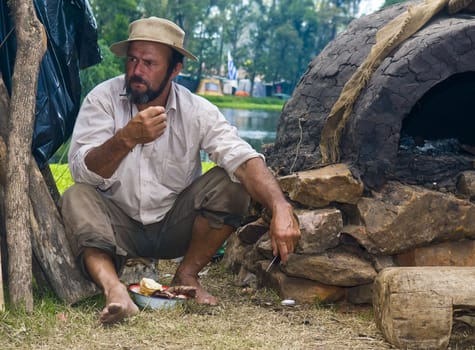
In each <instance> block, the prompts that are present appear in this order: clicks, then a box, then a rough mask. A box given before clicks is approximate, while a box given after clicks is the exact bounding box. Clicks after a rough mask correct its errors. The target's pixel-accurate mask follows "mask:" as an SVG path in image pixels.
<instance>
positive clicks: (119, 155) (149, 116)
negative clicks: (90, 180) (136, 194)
mask: <svg viewBox="0 0 475 350" xmlns="http://www.w3.org/2000/svg"><path fill="white" fill-rule="evenodd" d="M166 120H167V115H166V114H165V108H163V107H158V106H155V107H148V108H146V109H144V110H143V111H140V112H138V113H137V114H136V115H135V116H134V117H133V118H132V119H131V120H130V121H129V122H128V123H127V125H126V126H125V127H123V128H122V129H120V130H119V131H117V133H116V134H115V135H114V136H113V137H111V138H110V139H109V140H107V141H106V142H104V143H103V144H102V145H100V146H98V147H95V148H93V149H92V150H91V151H90V152H89V153H88V154H87V155H86V158H85V159H84V161H85V163H86V166H87V167H88V169H89V170H91V171H93V172H95V173H96V174H98V175H100V176H102V177H104V178H110V177H111V176H112V174H114V172H115V171H116V170H117V168H118V167H119V165H120V163H121V162H122V160H123V159H124V158H125V157H126V156H127V155H128V154H129V153H130V151H131V150H132V149H133V148H134V147H135V146H136V145H138V144H144V143H148V142H152V141H153V140H155V139H157V138H158V137H160V136H161V135H163V133H164V132H165V128H166V127H167V123H166Z"/></svg>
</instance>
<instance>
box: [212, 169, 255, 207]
mask: <svg viewBox="0 0 475 350" xmlns="http://www.w3.org/2000/svg"><path fill="white" fill-rule="evenodd" d="M210 172H212V173H211V174H210V175H211V176H213V179H212V181H211V182H212V186H210V187H211V189H210V191H209V192H208V193H207V196H206V199H207V203H206V205H205V207H206V208H209V209H211V210H215V211H220V212H226V213H230V214H235V215H242V214H244V213H245V212H246V211H247V209H248V207H249V200H250V197H249V194H248V193H247V192H246V190H245V188H244V186H243V185H242V184H240V183H237V182H233V181H232V180H231V179H230V177H229V176H228V174H227V173H226V171H225V170H224V169H222V168H219V167H215V168H213V169H211V170H210Z"/></svg>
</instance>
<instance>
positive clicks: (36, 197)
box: [30, 157, 99, 304]
mask: <svg viewBox="0 0 475 350" xmlns="http://www.w3.org/2000/svg"><path fill="white" fill-rule="evenodd" d="M30 211H31V228H32V246H33V253H34V256H35V257H36V259H37V262H38V267H39V268H40V269H41V270H42V271H43V273H44V275H45V277H46V279H47V281H48V284H49V285H50V286H51V288H52V289H53V291H54V292H55V293H56V295H57V296H58V297H59V298H60V299H61V300H63V301H65V302H67V303H69V304H73V303H75V302H77V301H79V300H81V299H84V298H85V297H88V296H92V295H95V294H98V293H99V289H98V288H97V287H96V286H95V285H94V284H93V283H92V282H89V281H87V280H86V279H85V278H84V276H83V275H82V274H81V271H80V270H79V269H78V267H77V265H76V261H75V260H74V256H73V254H72V252H71V249H70V246H69V242H68V241H67V239H66V233H65V232H64V226H63V223H62V219H61V216H60V214H59V211H58V209H57V207H56V205H55V202H54V201H53V199H52V198H51V195H50V192H49V191H48V187H47V186H46V183H45V181H44V180H43V177H42V175H41V172H40V170H39V169H38V166H37V165H36V162H35V160H34V159H33V157H32V158H31V164H30Z"/></svg>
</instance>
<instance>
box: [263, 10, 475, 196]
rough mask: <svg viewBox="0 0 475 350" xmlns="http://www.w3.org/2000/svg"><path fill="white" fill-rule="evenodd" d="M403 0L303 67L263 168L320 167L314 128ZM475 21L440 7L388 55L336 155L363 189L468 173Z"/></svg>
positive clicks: (318, 129)
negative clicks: (462, 172)
mask: <svg viewBox="0 0 475 350" xmlns="http://www.w3.org/2000/svg"><path fill="white" fill-rule="evenodd" d="M411 3H412V4H417V3H420V1H412V2H411V1H410V2H406V3H403V4H400V5H397V6H393V7H390V8H387V9H385V10H382V11H379V12H377V13H375V14H373V15H370V16H366V17H363V18H360V19H357V20H355V21H354V22H353V23H351V24H350V26H349V27H348V28H347V30H345V31H344V32H343V33H341V34H340V35H339V36H338V37H337V38H336V39H335V40H334V41H333V42H332V43H331V44H329V45H328V46H327V47H326V48H325V50H324V51H323V52H322V53H321V54H320V55H318V56H317V57H316V58H315V59H314V60H313V62H311V64H310V65H309V67H308V69H307V72H306V73H305V74H304V76H303V77H302V79H301V81H300V83H299V84H298V87H297V89H296V91H295V92H294V95H293V97H292V99H291V100H290V101H289V102H288V103H287V105H286V106H285V108H284V110H283V112H282V115H281V119H280V123H279V127H278V133H277V138H276V142H275V145H274V146H273V147H272V148H270V149H269V150H268V152H267V157H268V162H269V164H270V165H271V166H272V167H274V168H277V169H279V171H280V174H282V175H286V174H289V173H291V172H295V171H301V170H307V169H314V168H318V167H320V166H322V164H321V163H322V159H321V158H322V157H321V154H320V143H321V134H322V129H323V128H324V125H325V123H326V120H327V117H328V115H329V113H330V111H331V109H332V107H333V105H334V104H335V101H337V99H338V97H339V95H340V93H341V91H342V88H343V86H344V85H345V83H346V82H347V81H348V80H349V79H350V77H351V76H352V74H353V73H354V72H355V71H356V70H357V68H358V67H359V66H360V65H361V64H362V62H363V61H364V59H365V58H366V57H367V55H368V54H369V52H370V50H371V47H372V45H373V44H374V42H375V33H376V32H377V30H378V29H380V28H381V27H382V26H383V25H385V24H386V23H388V22H389V21H390V20H391V19H393V18H395V17H397V16H398V15H399V14H401V13H402V12H403V11H405V10H406V8H407V6H408V4H411ZM474 19H475V17H474V14H473V13H468V12H459V13H457V14H455V15H449V14H448V12H447V9H443V10H442V11H440V12H439V13H438V14H437V15H436V16H434V17H433V18H432V19H431V20H430V21H429V22H428V23H427V24H426V25H425V26H424V27H423V28H421V29H420V30H419V31H417V32H416V33H415V34H414V35H412V36H410V37H409V38H408V39H406V40H405V41H404V42H402V44H400V45H399V46H397V47H396V49H394V50H393V51H392V52H390V53H389V55H387V56H386V57H385V58H384V59H383V60H382V62H381V63H380V64H379V65H378V66H377V68H376V70H375V71H374V72H373V73H372V75H371V76H370V78H369V80H368V82H367V84H366V86H365V87H364V88H363V89H362V90H361V92H360V94H359V96H358V98H357V99H356V101H355V104H354V106H353V109H352V112H351V115H350V117H349V119H348V121H347V123H346V124H345V125H344V130H343V131H342V135H341V142H340V145H339V146H340V159H339V161H341V162H344V163H347V164H349V165H351V167H352V170H353V171H354V172H355V174H356V175H358V176H359V175H360V176H361V178H362V179H363V181H364V183H365V185H366V186H367V187H369V188H380V187H381V186H382V185H383V184H384V183H386V182H387V181H388V180H398V181H402V182H405V183H410V184H418V185H429V186H437V187H444V186H447V187H448V189H449V190H453V183H454V179H455V177H456V176H457V174H459V173H460V172H461V171H463V170H467V169H473V159H474V154H473V146H475V132H474V130H475V129H474V124H475V116H474V113H475V108H474V107H475V102H474V101H475V94H474V93H475V21H474Z"/></svg>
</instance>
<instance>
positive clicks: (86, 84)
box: [80, 39, 124, 97]
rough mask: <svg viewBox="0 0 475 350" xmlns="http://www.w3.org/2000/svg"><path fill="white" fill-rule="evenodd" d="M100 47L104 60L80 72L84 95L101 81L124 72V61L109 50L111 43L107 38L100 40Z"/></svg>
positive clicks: (82, 93)
mask: <svg viewBox="0 0 475 350" xmlns="http://www.w3.org/2000/svg"><path fill="white" fill-rule="evenodd" d="M99 47H100V49H101V54H102V62H101V63H100V64H96V65H95V66H92V67H89V68H87V69H84V70H82V71H81V72H80V78H81V85H82V89H81V95H82V97H84V96H85V95H86V94H87V93H88V92H89V91H91V89H92V88H93V87H94V86H96V85H97V84H98V83H99V82H101V81H105V80H107V79H110V78H112V77H115V76H116V75H119V74H122V73H123V72H124V69H123V61H122V60H121V59H119V58H117V57H115V56H114V54H113V53H112V52H111V51H110V50H109V45H108V44H106V42H105V40H103V39H100V40H99Z"/></svg>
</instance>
